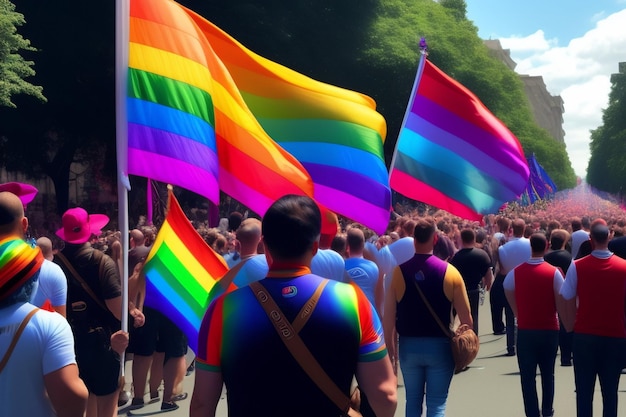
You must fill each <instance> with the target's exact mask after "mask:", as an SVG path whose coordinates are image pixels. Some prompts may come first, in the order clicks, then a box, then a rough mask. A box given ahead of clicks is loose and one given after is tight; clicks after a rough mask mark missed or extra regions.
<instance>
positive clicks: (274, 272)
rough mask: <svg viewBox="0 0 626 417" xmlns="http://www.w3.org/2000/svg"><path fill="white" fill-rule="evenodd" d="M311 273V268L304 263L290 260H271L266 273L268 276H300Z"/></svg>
mask: <svg viewBox="0 0 626 417" xmlns="http://www.w3.org/2000/svg"><path fill="white" fill-rule="evenodd" d="M310 273H311V268H309V267H308V266H306V265H302V264H299V263H291V262H273V263H272V265H271V266H270V270H269V272H268V273H267V277H268V278H292V277H301V276H302V275H307V274H310Z"/></svg>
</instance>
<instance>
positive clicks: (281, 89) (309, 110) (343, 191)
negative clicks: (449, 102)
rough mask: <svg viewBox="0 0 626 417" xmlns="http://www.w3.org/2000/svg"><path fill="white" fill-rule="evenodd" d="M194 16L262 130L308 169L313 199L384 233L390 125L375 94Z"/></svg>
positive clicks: (388, 202)
mask: <svg viewBox="0 0 626 417" xmlns="http://www.w3.org/2000/svg"><path fill="white" fill-rule="evenodd" d="M189 14H190V15H191V16H192V17H193V19H194V21H195V23H196V24H197V25H198V27H199V28H200V29H201V30H202V32H203V34H204V35H205V36H206V39H207V40H208V41H209V43H210V44H211V46H212V48H213V50H214V51H215V53H216V54H217V55H218V56H219V57H220V59H221V61H222V62H223V63H224V65H225V66H226V68H227V69H228V72H229V73H230V75H231V76H232V77H233V80H234V81H235V83H236V84H237V88H238V89H239V91H240V92H241V95H242V96H243V99H244V100H245V102H246V104H247V105H248V107H249V108H250V110H251V111H252V113H254V116H255V117H256V118H257V120H258V121H259V122H260V123H261V125H262V126H263V129H265V131H266V132H267V133H268V134H269V135H270V136H271V137H272V139H274V140H275V141H277V142H278V143H279V144H280V145H281V146H282V147H283V148H285V149H286V150H287V151H288V152H290V153H291V154H292V155H293V156H295V157H296V159H298V161H300V162H301V163H302V165H304V167H305V168H306V169H307V171H308V172H309V174H310V175H311V178H312V179H313V182H314V183H315V199H316V200H317V201H318V202H319V203H321V204H323V205H325V206H326V207H328V209H330V210H332V211H334V212H337V213H339V214H342V215H343V216H346V217H348V218H350V219H351V220H354V221H357V222H360V223H363V224H364V225H366V226H368V227H370V228H371V229H373V230H375V231H377V232H379V233H382V232H384V230H385V229H386V228H387V225H388V223H389V212H390V208H391V190H390V188H389V173H388V170H387V167H386V165H385V160H384V152H383V144H384V140H385V136H386V129H387V127H386V123H385V119H384V118H383V116H382V115H381V114H380V113H378V112H377V111H376V103H375V102H374V100H372V99H371V98H370V97H368V96H365V95H363V94H360V93H357V92H354V91H350V90H346V89H343V88H340V87H336V86H333V85H329V84H325V83H322V82H319V81H316V80H313V79H311V78H309V77H307V76H305V75H303V74H300V73H297V72H295V71H293V70H291V69H289V68H286V67H284V66H282V65H280V64H278V63H275V62H272V61H270V60H268V59H265V58H263V57H261V56H259V55H257V54H255V53H254V52H252V51H250V50H248V49H247V48H245V47H244V46H243V45H242V44H240V43H239V42H238V41H237V40H235V39H233V38H232V37H230V36H229V35H228V34H227V33H225V32H223V31H222V30H221V29H219V28H218V27H216V26H215V25H213V24H212V23H210V22H208V21H207V20H205V19H204V18H202V17H201V16H199V15H197V14H194V13H192V12H189ZM218 148H219V146H218Z"/></svg>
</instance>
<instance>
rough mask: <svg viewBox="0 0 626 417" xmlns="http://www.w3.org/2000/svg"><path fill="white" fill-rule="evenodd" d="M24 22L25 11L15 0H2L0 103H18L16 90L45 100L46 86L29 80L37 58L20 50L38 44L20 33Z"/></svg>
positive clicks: (9, 104) (26, 49)
mask: <svg viewBox="0 0 626 417" xmlns="http://www.w3.org/2000/svg"><path fill="white" fill-rule="evenodd" d="M24 22H25V21H24V15H22V14H20V13H17V12H16V11H15V5H14V4H13V3H11V2H10V1H9V0H0V106H8V107H15V104H14V103H13V101H11V98H12V97H13V96H14V95H16V94H28V95H31V96H33V97H36V98H38V99H39V100H42V101H45V97H44V96H43V94H42V91H43V88H42V87H41V86H36V85H33V84H31V83H29V82H28V81H26V79H27V78H29V77H32V76H33V75H35V70H34V69H33V66H34V62H33V61H27V60H25V59H24V57H23V56H22V55H21V54H20V53H22V52H26V51H34V50H35V48H34V47H32V46H31V44H30V41H29V40H28V39H24V38H23V37H22V35H20V34H19V33H17V28H18V27H19V26H22V25H23V24H24Z"/></svg>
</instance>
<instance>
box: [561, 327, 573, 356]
mask: <svg viewBox="0 0 626 417" xmlns="http://www.w3.org/2000/svg"><path fill="white" fill-rule="evenodd" d="M573 336H574V333H573V332H568V331H567V330H565V327H563V322H561V320H560V319H559V350H560V351H561V365H563V364H571V362H572V340H573V339H572V337H573Z"/></svg>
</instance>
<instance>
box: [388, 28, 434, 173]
mask: <svg viewBox="0 0 626 417" xmlns="http://www.w3.org/2000/svg"><path fill="white" fill-rule="evenodd" d="M419 47H420V60H419V63H418V64H417V74H416V75H415V80H414V81H413V88H412V89H411V95H410V96H409V103H408V104H407V106H406V111H405V112H404V118H403V119H402V125H400V132H399V133H398V139H397V140H396V146H395V147H394V149H393V156H392V157H391V165H389V178H391V172H392V171H393V167H394V165H395V163H396V156H397V154H398V141H399V140H400V135H401V134H402V129H403V128H404V126H405V125H406V121H407V119H408V118H409V114H410V113H411V108H412V107H413V101H414V100H415V92H416V91H417V86H418V85H419V81H420V79H421V78H422V72H423V71H424V64H425V62H426V57H427V56H428V51H427V50H428V45H427V44H426V39H425V38H421V39H420V43H419Z"/></svg>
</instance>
